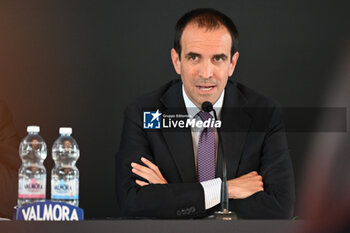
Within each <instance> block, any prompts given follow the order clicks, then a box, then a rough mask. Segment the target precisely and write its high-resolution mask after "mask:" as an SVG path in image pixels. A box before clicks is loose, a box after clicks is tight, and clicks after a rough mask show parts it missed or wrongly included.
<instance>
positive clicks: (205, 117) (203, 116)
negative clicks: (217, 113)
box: [198, 111, 213, 121]
mask: <svg viewBox="0 0 350 233" xmlns="http://www.w3.org/2000/svg"><path fill="white" fill-rule="evenodd" d="M198 116H199V117H200V118H201V119H202V121H206V120H208V119H211V118H213V116H212V115H211V114H210V113H209V112H203V111H200V112H199V113H198Z"/></svg>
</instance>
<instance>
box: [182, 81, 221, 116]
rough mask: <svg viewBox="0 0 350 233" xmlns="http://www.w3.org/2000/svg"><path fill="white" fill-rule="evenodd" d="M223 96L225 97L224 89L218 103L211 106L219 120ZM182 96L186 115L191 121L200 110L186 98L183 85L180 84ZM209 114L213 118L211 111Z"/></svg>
mask: <svg viewBox="0 0 350 233" xmlns="http://www.w3.org/2000/svg"><path fill="white" fill-rule="evenodd" d="M224 95H225V89H224V90H223V91H222V93H221V95H220V97H219V99H218V101H216V103H215V104H214V106H213V108H214V109H215V111H216V113H217V114H218V118H220V113H221V108H222V104H223V102H224ZM182 96H183V98H184V101H185V106H186V109H187V113H188V115H189V116H190V119H192V118H193V117H195V116H196V115H197V113H198V112H200V111H201V110H200V109H199V108H198V107H197V106H196V105H195V104H194V103H193V102H192V101H191V100H190V98H188V96H187V94H186V92H185V88H184V85H183V84H182ZM210 114H211V115H212V116H213V117H214V113H213V112H212V111H211V112H210Z"/></svg>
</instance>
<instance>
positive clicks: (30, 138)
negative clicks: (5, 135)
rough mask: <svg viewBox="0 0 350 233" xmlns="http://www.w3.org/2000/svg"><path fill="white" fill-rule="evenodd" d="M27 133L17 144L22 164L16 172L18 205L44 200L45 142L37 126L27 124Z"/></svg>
mask: <svg viewBox="0 0 350 233" xmlns="http://www.w3.org/2000/svg"><path fill="white" fill-rule="evenodd" d="M27 132H28V135H27V136H26V137H25V138H24V139H23V141H22V142H21V144H20V146H19V155H20V157H21V159H22V166H21V167H20V169H19V172H18V206H19V207H21V206H23V205H25V204H30V203H34V202H37V201H45V198H46V169H45V167H44V164H43V163H44V160H45V158H46V156H47V148H46V143H45V142H44V140H43V138H42V137H41V136H40V135H39V132H40V127H39V126H28V127H27Z"/></svg>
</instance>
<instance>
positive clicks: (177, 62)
mask: <svg viewBox="0 0 350 233" xmlns="http://www.w3.org/2000/svg"><path fill="white" fill-rule="evenodd" d="M179 56H180V55H179V54H178V53H177V52H176V51H175V49H171V60H172V62H173V65H174V69H175V71H176V73H177V74H179V75H181V62H180V57H179Z"/></svg>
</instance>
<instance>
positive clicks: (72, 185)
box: [51, 179, 79, 200]
mask: <svg viewBox="0 0 350 233" xmlns="http://www.w3.org/2000/svg"><path fill="white" fill-rule="evenodd" d="M51 199H52V200H54V199H57V200H62V199H68V200H74V199H79V180H78V179H75V180H70V181H64V180H63V179H62V180H51Z"/></svg>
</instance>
